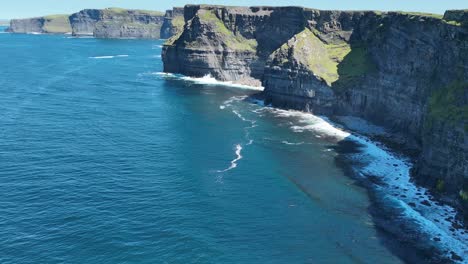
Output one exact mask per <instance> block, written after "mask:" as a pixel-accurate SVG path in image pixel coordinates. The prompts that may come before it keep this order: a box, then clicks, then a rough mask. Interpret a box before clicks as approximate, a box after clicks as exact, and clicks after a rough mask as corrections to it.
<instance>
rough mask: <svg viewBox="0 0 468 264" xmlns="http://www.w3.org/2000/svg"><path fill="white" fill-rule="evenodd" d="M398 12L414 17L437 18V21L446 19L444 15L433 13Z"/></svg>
mask: <svg viewBox="0 0 468 264" xmlns="http://www.w3.org/2000/svg"><path fill="white" fill-rule="evenodd" d="M396 12H397V13H400V14H403V15H409V16H413V17H432V18H437V19H442V18H443V17H444V15H440V14H433V13H423V12H405V11H396Z"/></svg>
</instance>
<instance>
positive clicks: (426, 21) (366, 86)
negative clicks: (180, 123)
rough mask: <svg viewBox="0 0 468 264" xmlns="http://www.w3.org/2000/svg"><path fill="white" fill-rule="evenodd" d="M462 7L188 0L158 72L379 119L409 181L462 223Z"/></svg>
mask: <svg viewBox="0 0 468 264" xmlns="http://www.w3.org/2000/svg"><path fill="white" fill-rule="evenodd" d="M467 14H468V11H467V10H451V11H447V12H446V13H445V15H444V16H442V15H434V14H424V13H405V12H378V11H352V12H351V11H323V10H316V9H308V8H302V7H225V6H209V5H187V6H186V7H185V10H184V20H185V27H184V30H183V31H182V32H180V33H178V34H176V35H175V36H173V37H172V38H170V39H168V41H167V42H166V43H165V45H164V48H163V54H162V55H163V61H164V70H165V71H166V72H172V73H180V74H184V75H188V76H194V77H201V76H204V75H207V74H210V75H212V76H213V77H215V78H217V79H219V80H222V81H233V82H238V83H242V84H248V85H263V86H264V87H265V90H264V92H263V94H262V96H263V98H264V99H265V101H266V103H271V104H273V105H274V106H278V107H284V108H292V109H299V110H304V111H309V112H312V113H315V114H326V115H329V116H335V115H354V116H358V117H361V118H364V119H366V120H368V121H371V122H373V123H375V124H378V125H381V126H383V127H385V128H386V129H388V130H389V131H391V132H392V134H393V135H398V137H396V136H395V137H389V138H386V139H385V140H386V141H387V142H388V143H389V144H391V145H395V144H396V146H397V148H398V150H402V151H404V152H406V153H412V157H413V160H414V163H415V165H414V168H413V171H412V174H413V176H414V178H415V179H416V180H417V181H418V182H419V183H420V184H422V185H424V186H427V187H429V188H430V189H432V191H433V193H434V194H436V195H439V197H441V198H442V199H446V200H447V201H449V202H450V203H452V204H456V205H457V206H458V207H459V208H462V209H463V208H464V210H466V211H465V220H466V219H467V215H468V214H467V212H468V157H467V153H468V137H467V132H468V124H467V120H468V104H467V101H468V15H467Z"/></svg>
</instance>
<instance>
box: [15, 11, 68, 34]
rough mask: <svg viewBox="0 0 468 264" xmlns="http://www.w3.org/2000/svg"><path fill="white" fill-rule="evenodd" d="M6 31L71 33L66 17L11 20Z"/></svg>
mask: <svg viewBox="0 0 468 264" xmlns="http://www.w3.org/2000/svg"><path fill="white" fill-rule="evenodd" d="M8 31H10V32H13V33H33V32H34V33H68V32H71V26H70V22H69V21H68V15H52V16H45V17H36V18H26V19H13V20H11V21H10V27H9V28H8Z"/></svg>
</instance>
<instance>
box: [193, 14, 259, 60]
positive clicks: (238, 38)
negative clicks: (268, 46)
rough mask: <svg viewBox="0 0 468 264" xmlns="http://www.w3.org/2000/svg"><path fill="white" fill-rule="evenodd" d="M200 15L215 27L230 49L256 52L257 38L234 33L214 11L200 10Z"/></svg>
mask: <svg viewBox="0 0 468 264" xmlns="http://www.w3.org/2000/svg"><path fill="white" fill-rule="evenodd" d="M198 17H199V19H200V21H201V22H203V23H207V24H209V25H211V26H212V27H213V29H214V31H215V32H216V34H217V35H218V36H219V37H220V38H221V42H222V43H224V44H225V45H226V47H227V48H228V49H230V50H233V51H251V52H256V50H257V45H258V44H257V41H256V40H255V39H247V38H245V37H244V36H242V35H240V34H234V32H232V31H231V30H229V29H228V28H227V27H226V25H224V23H223V21H221V19H219V18H218V17H217V16H216V14H215V13H214V12H213V11H211V10H199V12H198Z"/></svg>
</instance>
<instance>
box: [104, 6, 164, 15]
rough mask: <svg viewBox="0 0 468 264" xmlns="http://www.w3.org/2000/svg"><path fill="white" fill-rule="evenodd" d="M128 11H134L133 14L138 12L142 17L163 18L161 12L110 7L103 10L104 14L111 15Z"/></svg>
mask: <svg viewBox="0 0 468 264" xmlns="http://www.w3.org/2000/svg"><path fill="white" fill-rule="evenodd" d="M129 11H135V12H139V13H142V14H144V15H150V16H164V13H163V12H160V11H154V10H143V9H125V8H120V7H110V8H106V9H104V12H107V13H113V14H125V13H128V12H129Z"/></svg>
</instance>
